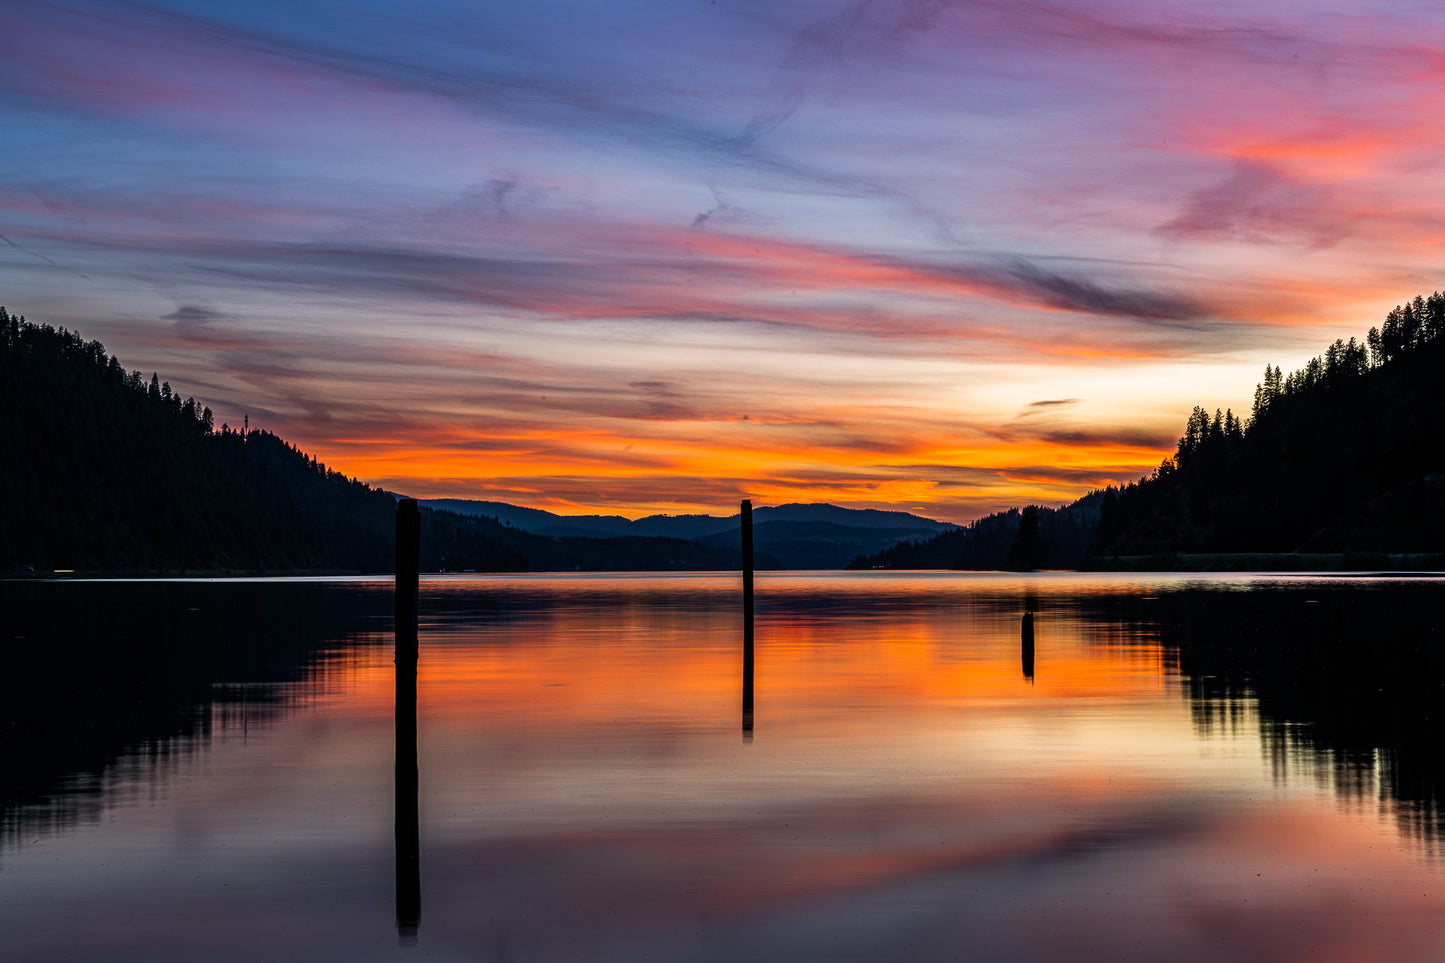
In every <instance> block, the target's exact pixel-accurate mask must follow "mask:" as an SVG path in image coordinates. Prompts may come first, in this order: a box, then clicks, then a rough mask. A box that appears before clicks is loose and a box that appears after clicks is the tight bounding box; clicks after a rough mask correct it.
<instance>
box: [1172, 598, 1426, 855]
mask: <svg viewBox="0 0 1445 963" xmlns="http://www.w3.org/2000/svg"><path fill="white" fill-rule="evenodd" d="M1160 601H1161V603H1162V604H1160V605H1159V606H1158V607H1157V611H1156V612H1155V613H1153V614H1152V619H1151V620H1152V621H1153V622H1154V624H1156V625H1157V627H1158V632H1159V638H1160V639H1161V641H1163V642H1164V644H1166V645H1168V646H1170V647H1172V648H1175V649H1177V650H1178V652H1179V660H1180V668H1181V671H1182V672H1183V674H1184V677H1185V685H1186V691H1187V694H1188V698H1189V702H1190V706H1191V708H1192V711H1193V714H1194V719H1195V724H1196V725H1197V726H1198V728H1199V731H1200V732H1201V734H1203V735H1205V736H1211V735H1217V734H1224V735H1234V734H1235V733H1238V732H1239V731H1241V730H1242V729H1248V728H1251V727H1255V726H1257V727H1258V730H1259V738H1260V740H1261V743H1262V746H1263V749H1264V753H1265V756H1266V758H1267V760H1268V761H1269V764H1270V766H1271V769H1272V772H1273V773H1274V776H1275V778H1276V779H1277V780H1281V781H1283V780H1290V779H1296V780H1315V781H1318V782H1319V783H1320V784H1321V785H1323V786H1326V787H1328V788H1329V789H1330V790H1331V791H1333V792H1334V793H1335V794H1336V795H1338V796H1339V797H1340V798H1341V799H1343V800H1345V801H1347V802H1352V803H1356V804H1358V803H1370V804H1372V805H1376V806H1379V807H1381V808H1383V809H1385V810H1387V811H1388V812H1390V813H1392V814H1394V815H1395V816H1396V818H1398V820H1399V823H1400V825H1401V827H1402V829H1404V831H1405V832H1407V833H1408V834H1409V835H1411V836H1412V837H1413V838H1416V839H1418V840H1420V841H1421V842H1422V843H1423V844H1425V845H1427V846H1428V848H1430V849H1431V850H1437V849H1438V848H1439V845H1440V841H1441V839H1442V829H1445V820H1442V802H1445V796H1442V793H1445V742H1442V741H1441V740H1440V738H1439V719H1440V707H1441V705H1442V704H1445V703H1442V697H1445V637H1442V633H1441V627H1440V615H1439V588H1438V583H1433V584H1431V583H1425V584H1417V583H1416V582H1413V581H1410V580H1387V579H1380V580H1375V581H1370V582H1362V581H1359V580H1354V581H1352V580H1349V579H1335V580H1329V581H1319V582H1313V583H1310V582H1300V583H1291V582H1281V583H1278V584H1274V585H1270V586H1267V587H1259V586H1255V587H1251V588H1249V589H1248V590H1242V591H1230V592H1200V591H1190V592H1180V593H1177V594H1173V595H1169V596H1166V597H1164V598H1163V599H1161V600H1160Z"/></svg>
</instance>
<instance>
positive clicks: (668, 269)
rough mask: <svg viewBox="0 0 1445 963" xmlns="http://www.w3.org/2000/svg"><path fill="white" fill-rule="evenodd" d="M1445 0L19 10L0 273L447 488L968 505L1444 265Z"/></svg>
mask: <svg viewBox="0 0 1445 963" xmlns="http://www.w3.org/2000/svg"><path fill="white" fill-rule="evenodd" d="M1442 115H1445V7H1441V6H1440V5H1439V4H1437V3H1434V2H1398V3H1391V4H1360V3H1358V2H1345V0H1299V2H1288V0H1281V2H1277V3H1270V4H1259V3H1257V2H1250V3H1234V2H1218V0H1215V2H1208V3H1205V2H1169V0H1152V2H1139V0H1093V2H1081V0H1076V2H1058V3H1026V2H1015V0H998V2H948V0H892V2H886V0H880V2H842V0H788V2H778V0H666V2H661V0H653V2H628V0H609V2H605V3H603V2H597V0H571V2H550V0H536V2H527V3H515V2H513V3H501V2H495V3H492V2H477V0H456V2H414V3H409V4H399V3H396V2H394V0H388V2H375V0H348V2H346V3H340V2H326V3H318V2H308V0H286V2H280V0H245V2H240V0H208V2H184V0H172V2H122V0H106V2H84V0H77V2H64V3H38V2H32V0H6V3H5V4H4V8H3V12H0V117H3V134H4V139H3V143H4V150H3V152H0V198H3V200H0V304H4V305H5V306H6V307H7V308H8V309H10V310H11V311H12V312H16V313H20V314H24V315H26V316H27V317H28V318H29V319H30V320H32V321H36V322H46V323H50V324H53V325H56V326H64V327H68V328H72V329H76V330H79V331H80V332H81V333H82V334H83V335H85V336H86V337H89V338H97V339H99V340H101V341H103V342H105V344H106V346H107V348H108V349H109V350H111V351H112V352H114V353H116V354H118V355H119V356H120V358H121V360H122V362H124V363H125V364H126V366H127V367H128V368H138V369H141V370H142V371H143V372H145V375H146V377H147V378H149V375H150V373H151V372H152V371H156V372H159V374H160V377H161V379H162V380H168V381H169V382H170V383H171V384H172V386H174V387H175V388H177V389H178V390H179V391H180V392H181V393H182V395H183V396H186V395H193V396H195V397H196V398H197V400H199V401H201V402H203V403H205V404H208V405H210V406H211V407H212V408H213V409H215V411H216V421H217V423H218V424H219V423H220V422H222V421H229V422H230V423H231V424H232V425H236V424H238V423H239V422H240V420H241V417H242V415H243V414H247V415H249V417H250V423H251V425H252V426H253V427H261V428H266V429H268V430H271V431H274V432H275V433H277V434H279V435H281V436H282V437H284V438H286V439H288V440H290V441H292V442H293V443H295V444H297V445H299V446H300V447H302V448H303V449H305V450H307V451H309V452H312V453H314V454H316V455H317V456H318V457H320V458H321V459H322V460H323V461H325V462H327V463H328V464H329V465H331V466H332V467H334V468H337V469H339V470H341V471H344V472H346V473H347V474H351V475H355V476H357V477H359V478H361V479H363V480H364V481H367V482H369V483H371V484H373V485H380V486H383V487H386V488H390V489H393V490H396V491H401V492H404V493H406V494H411V495H416V496H420V497H432V496H450V497H471V498H487V499H496V500H501V501H508V502H512V503H515V504H522V505H530V506H534V507H538V508H546V509H550V510H552V511H559V512H564V513H579V512H593V511H600V512H608V513H618V514H625V515H629V516H633V517H636V516H639V515H645V514H651V513H654V512H671V513H679V512H707V513H710V514H727V513H729V512H732V511H735V510H736V507H737V499H738V498H739V497H752V498H753V499H754V500H755V503H756V504H780V503H783V502H790V501H803V502H809V501H829V502H833V503H835V504H839V505H846V506H849V507H857V508H864V507H893V508H900V509H905V510H909V511H915V512H918V513H920V514H924V515H929V516H931V517H934V518H940V519H945V520H950V521H957V522H963V521H967V520H969V519H971V518H974V517H977V516H979V515H981V514H984V513H987V512H990V511H995V510H998V509H1001V508H1006V507H1010V506H1015V505H1022V504H1027V503H1030V502H1037V503H1040V504H1045V505H1057V504H1062V503H1064V502H1067V501H1070V500H1072V499H1073V498H1075V497H1077V496H1078V495H1081V494H1083V493H1084V492H1086V491H1088V490H1089V489H1091V488H1095V487H1099V486H1102V485H1104V484H1106V483H1109V482H1120V481H1127V480H1132V479H1134V478H1137V477H1139V476H1140V475H1142V474H1145V473H1147V472H1148V471H1149V470H1150V469H1151V468H1153V467H1154V466H1155V465H1157V464H1158V463H1159V460H1160V459H1161V458H1162V457H1164V456H1165V455H1166V454H1168V453H1169V452H1170V451H1172V449H1173V446H1174V441H1175V439H1176V438H1177V436H1178V435H1179V433H1180V431H1181V430H1182V429H1183V427H1184V422H1185V420H1186V418H1187V417H1188V415H1189V411H1190V409H1191V408H1192V407H1193V406H1194V405H1196V404H1198V405H1204V406H1205V407H1207V408H1209V409H1211V410H1212V409H1214V408H1216V407H1218V408H1228V407H1232V408H1234V409H1235V411H1236V412H1240V411H1241V410H1243V411H1245V412H1247V411H1248V408H1249V405H1250V401H1251V399H1252V396H1253V391H1254V386H1255V384H1256V382H1258V381H1259V380H1260V375H1261V372H1262V370H1263V368H1264V366H1265V365H1266V364H1267V363H1272V364H1279V365H1281V366H1282V367H1283V368H1284V369H1285V370H1286V371H1288V370H1290V369H1292V368H1295V367H1298V366H1300V365H1302V364H1303V363H1304V362H1305V361H1306V360H1308V358H1309V357H1310V356H1312V355H1315V354H1319V353H1321V352H1322V351H1323V349H1324V348H1325V346H1326V345H1327V344H1328V343H1329V342H1331V341H1333V340H1334V339H1336V338H1339V337H1345V338H1348V337H1350V336H1362V335H1363V334H1364V332H1365V331H1366V330H1367V329H1368V328H1369V327H1370V326H1371V325H1374V324H1378V323H1379V322H1380V320H1381V318H1382V317H1383V315H1384V313H1385V312H1386V311H1388V310H1389V309H1390V308H1391V307H1392V306H1394V305H1395V304H1398V303H1400V302H1402V301H1404V300H1406V299H1407V298H1410V297H1413V296H1414V295H1416V294H1428V293H1430V292H1431V291H1434V290H1436V289H1438V288H1440V287H1442V286H1445V285H1442V284H1441V283H1440V280H1439V277H1438V272H1439V267H1440V264H1441V252H1442V245H1445V165H1442V164H1441V163H1440V159H1441V158H1442V157H1445V124H1442V123H1441V117H1442Z"/></svg>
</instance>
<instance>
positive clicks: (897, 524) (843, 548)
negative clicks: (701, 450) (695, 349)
mask: <svg viewBox="0 0 1445 963" xmlns="http://www.w3.org/2000/svg"><path fill="white" fill-rule="evenodd" d="M422 504H423V505H428V506H430V507H432V508H438V509H444V510H446V511H451V512H457V513H459V514H464V515H480V516H486V517H490V518H495V519H497V520H498V521H499V522H501V523H503V524H504V525H510V526H511V527H513V528H515V529H520V530H522V531H524V532H527V533H529V534H532V535H539V536H546V537H550V538H577V537H584V538H619V537H639V536H646V537H651V538H675V539H685V540H689V541H696V542H698V543H700V544H701V545H706V546H710V547H715V548H727V547H731V546H736V545H737V544H738V539H739V537H740V533H739V521H738V515H737V514H736V513H734V514H732V515H649V516H647V517H646V518H639V519H637V520H636V521H631V520H628V519H626V518H623V517H621V516H619V515H558V514H555V513H553V512H547V511H542V510H540V509H536V508H523V507H520V506H517V505H509V504H507V503H505V502H493V501H472V500H467V499H456V498H439V499H429V500H426V501H423V502H422ZM953 527H954V526H952V525H950V524H948V523H947V522H940V521H935V520H934V519H931V518H923V517H921V516H919V515H912V514H909V513H908V512H895V511H880V510H878V509H872V508H869V509H852V508H840V507H838V506H837V505H828V504H815V505H801V504H789V505H777V506H764V507H760V508H756V509H754V510H753V540H754V547H755V550H756V551H757V552H758V553H759V554H760V555H771V556H773V557H774V558H776V559H777V560H778V562H779V563H780V564H781V565H782V567H784V568H789V569H802V568H825V569H826V568H842V567H843V566H845V565H847V564H848V562H849V560H851V559H853V558H854V557H856V556H858V555H870V554H873V553H876V552H881V551H884V550H885V549H887V548H889V547H891V546H893V545H896V544H897V543H899V542H901V541H905V540H908V539H921V538H931V537H932V536H934V535H936V534H938V533H939V532H943V531H947V530H949V529H951V528H953Z"/></svg>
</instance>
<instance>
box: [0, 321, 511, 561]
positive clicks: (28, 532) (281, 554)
mask: <svg viewBox="0 0 1445 963" xmlns="http://www.w3.org/2000/svg"><path fill="white" fill-rule="evenodd" d="M213 421H214V419H213V417H212V414H211V411H210V409H209V408H205V407H203V406H201V405H198V404H197V403H196V402H195V401H194V400H193V399H190V398H186V399H184V400H182V398H181V396H180V395H179V394H178V393H176V392H173V391H172V390H171V387H170V385H169V384H167V383H163V382H161V381H160V379H159V378H158V377H157V376H156V375H152V376H151V377H150V379H149V380H148V381H147V380H146V379H145V378H144V377H143V376H142V375H141V373H140V372H139V371H129V372H128V371H126V370H125V369H124V368H123V367H122V366H121V363H120V361H119V360H118V359H117V358H116V357H115V356H114V355H109V354H107V353H106V350H105V347H104V345H102V344H101V343H100V342H98V341H86V340H84V339H83V338H81V337H80V335H78V334H76V333H74V332H68V331H65V330H56V329H55V328H52V327H50V326H49V325H36V324H31V323H29V322H27V321H26V320H25V319H24V318H22V317H17V316H14V315H10V314H9V313H8V312H6V311H5V309H4V308H0V450H3V452H4V454H3V458H0V463H3V465H4V468H3V478H4V494H5V497H4V498H3V499H0V532H3V533H4V538H3V540H0V571H50V570H52V569H77V570H105V571H126V572H157V571H166V572H175V571H214V570H222V571H278V570H285V571H296V570H354V571H374V572H388V571H390V570H391V567H392V564H393V560H392V551H393V549H392V546H393V538H394V534H393V533H394V530H395V529H394V525H395V523H394V518H395V510H396V509H395V505H396V502H395V499H394V497H393V496H392V495H390V494H388V493H386V492H384V491H379V490H376V489H372V488H370V487H368V486H367V485H364V484H362V483H361V482H358V481H355V480H353V479H350V478H347V477H346V476H344V475H342V474H340V473H339V472H335V471H330V470H328V469H327V468H326V466H325V465H322V464H320V463H319V462H317V460H316V459H315V458H314V457H309V456H307V455H306V454H304V453H303V452H301V451H299V450H298V449H296V448H295V447H293V446H291V445H289V444H287V443H286V442H284V441H282V440H281V439H280V438H278V437H276V436H275V435H273V434H271V433H269V432H265V431H259V430H252V431H239V430H236V429H234V428H231V427H230V426H228V425H222V426H220V427H219V428H217V427H216V426H215V425H214V423H213ZM500 528H501V526H499V525H497V524H496V523H495V522H490V521H488V520H485V519H462V518H460V517H458V516H453V517H451V518H448V517H446V515H445V513H437V512H428V513H426V515H425V517H424V518H423V553H424V558H423V565H424V566H425V567H428V568H437V567H441V565H443V564H449V565H451V566H452V567H455V568H462V567H467V568H476V569H479V570H480V569H525V568H526V567H527V559H526V558H525V557H524V556H522V555H521V554H520V553H518V552H516V551H514V550H511V549H509V548H506V547H504V546H503V545H501V544H500V542H498V541H497V539H496V537H495V536H496V534H497V532H498V530H500ZM443 555H445V556H446V560H445V561H443V559H442V556H443Z"/></svg>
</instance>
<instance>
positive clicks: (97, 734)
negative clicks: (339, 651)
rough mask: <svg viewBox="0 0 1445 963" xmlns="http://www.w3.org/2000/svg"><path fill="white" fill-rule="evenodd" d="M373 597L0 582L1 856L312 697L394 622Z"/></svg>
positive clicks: (297, 589) (308, 588)
mask: <svg viewBox="0 0 1445 963" xmlns="http://www.w3.org/2000/svg"><path fill="white" fill-rule="evenodd" d="M386 602H387V598H386V595H384V594H382V593H381V592H379V591H368V590H367V589H366V588H365V587H364V586H350V587H346V588H339V587H337V586H334V585H327V584H322V583H314V582H313V583H306V582H299V583H282V584H277V583H262V582H231V583H205V582H124V583H121V582H93V583H82V582H0V606H3V611H4V613H5V619H4V628H3V634H4V642H5V643H6V646H5V651H6V657H7V663H8V664H7V668H6V671H5V672H3V673H0V734H3V738H0V772H3V773H4V778H3V780H0V788H3V797H0V828H3V833H0V846H3V845H8V844H13V843H14V842H15V841H16V840H17V839H18V838H20V837H22V836H24V837H35V836H36V835H46V834H49V833H52V832H55V831H58V830H63V829H66V828H69V827H73V826H76V825H79V824H82V823H85V822H89V821H92V820H94V819H96V818H97V817H98V816H99V815H100V814H101V813H102V812H104V811H105V810H106V809H107V808H108V807H111V806H114V805H116V804H119V803H123V802H124V801H125V800H126V798H127V796H128V795H134V794H146V793H149V792H153V791H154V790H153V789H150V788H147V787H153V786H154V785H156V784H157V783H163V782H165V781H166V780H167V779H168V778H170V776H171V775H172V774H174V773H175V772H177V771H178V770H180V769H182V768H184V767H185V766H186V765H188V764H189V763H190V762H191V761H192V760H194V759H195V758H196V757H197V755H198V754H200V753H203V752H204V751H205V748H206V746H207V745H209V744H210V742H211V741H212V740H213V739H214V738H215V737H217V736H219V735H220V734H222V733H238V734H239V735H240V736H241V738H242V739H244V738H246V737H247V736H248V734H249V733H251V732H253V731H260V730H263V729H265V728H267V727H269V726H271V725H273V724H274V723H275V722H276V721H277V720H279V719H281V718H284V717H285V716H286V715H287V714H288V713H290V712H291V711H293V710H294V708H295V707H296V706H297V704H298V703H300V702H304V701H305V700H308V699H313V698H315V696H316V692H317V689H318V685H320V684H322V682H323V679H322V675H323V674H324V671H334V670H335V667H334V666H333V667H331V669H329V670H323V663H324V662H325V660H326V657H327V653H329V652H331V651H333V650H335V649H336V648H337V647H338V646H345V645H347V644H350V643H351V642H352V641H354V640H356V639H358V638H360V637H362V636H363V635H364V634H365V633H366V632H368V631H369V630H374V629H375V628H376V627H377V626H378V625H379V624H385V620H386V617H387V616H388V615H389V613H388V611H387V607H386V605H385V603H386Z"/></svg>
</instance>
